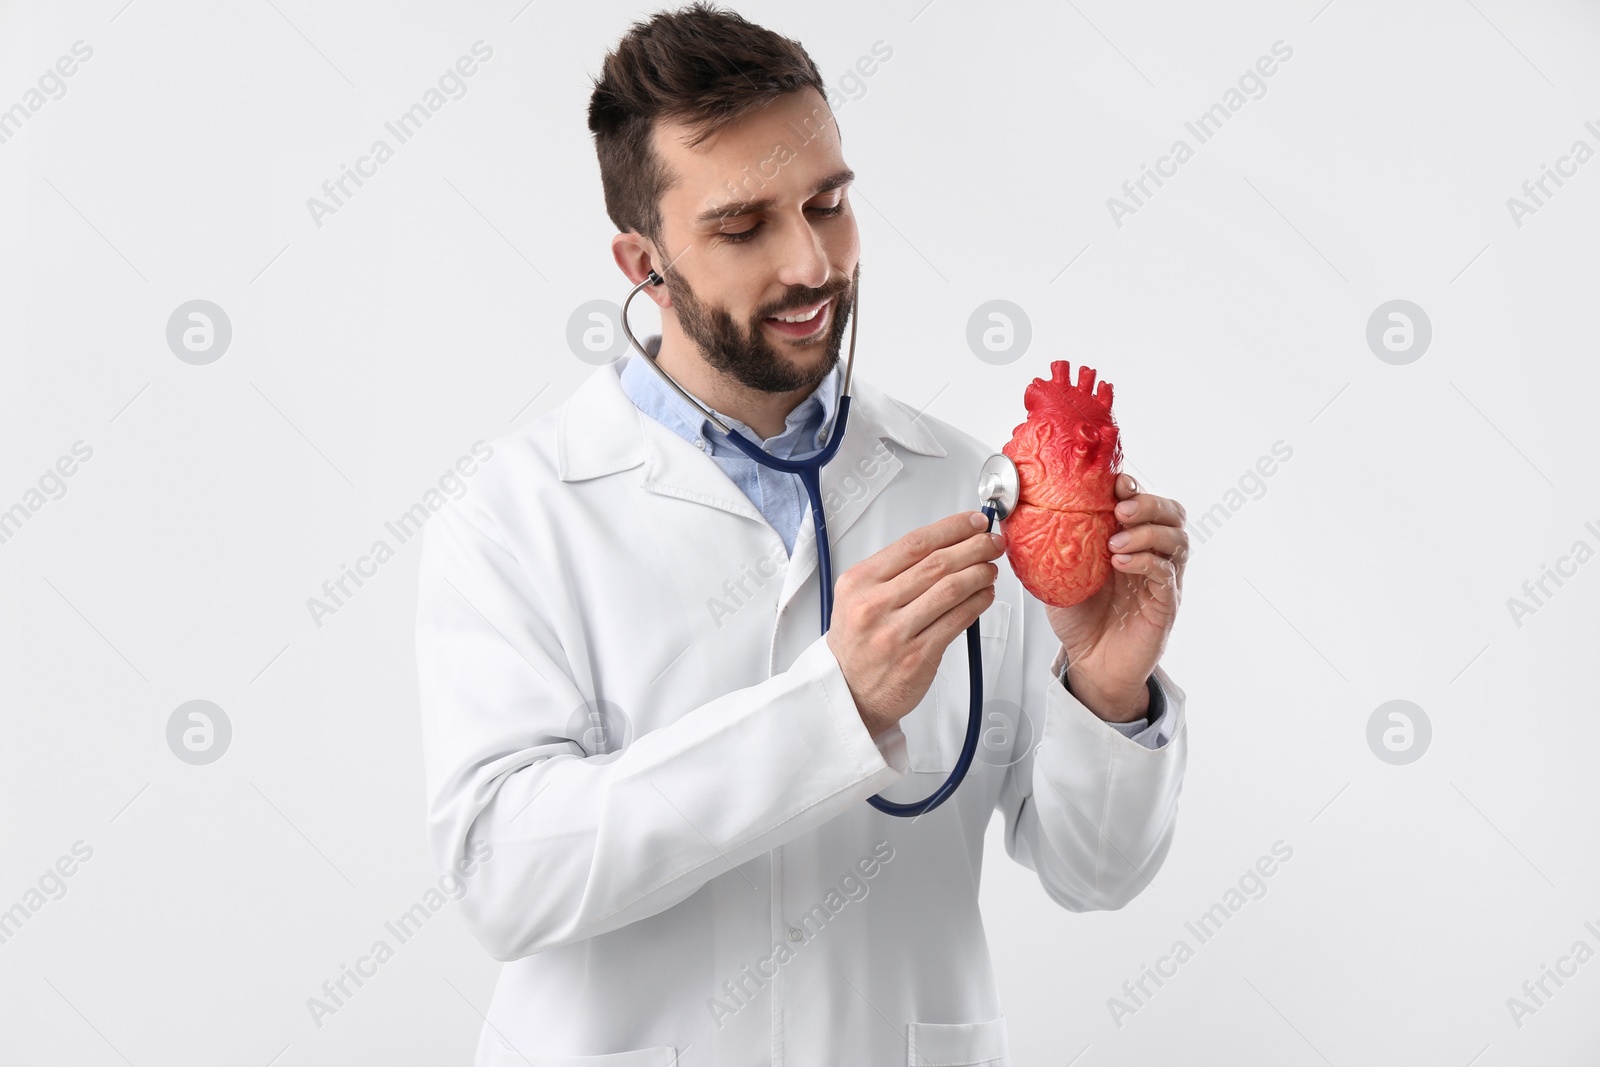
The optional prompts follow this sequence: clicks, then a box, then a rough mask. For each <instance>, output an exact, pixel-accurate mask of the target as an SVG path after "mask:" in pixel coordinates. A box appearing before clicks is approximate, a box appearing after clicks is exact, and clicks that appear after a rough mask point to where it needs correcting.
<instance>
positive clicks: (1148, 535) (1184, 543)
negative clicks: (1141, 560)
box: [1111, 522, 1189, 560]
mask: <svg viewBox="0 0 1600 1067" xmlns="http://www.w3.org/2000/svg"><path fill="white" fill-rule="evenodd" d="M1111 551H1113V552H1122V553H1132V552H1155V553H1158V554H1160V555H1163V556H1166V557H1167V558H1169V559H1173V560H1177V559H1181V558H1183V557H1185V556H1187V555H1188V554H1189V534H1188V533H1187V532H1186V531H1185V530H1183V529H1182V528H1181V527H1178V526H1162V525H1160V524H1159V523H1154V522H1145V523H1140V524H1139V525H1137V526H1130V527H1128V528H1127V529H1125V530H1118V531H1117V532H1116V533H1114V534H1112V535H1111Z"/></svg>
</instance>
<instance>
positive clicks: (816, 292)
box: [757, 279, 851, 319]
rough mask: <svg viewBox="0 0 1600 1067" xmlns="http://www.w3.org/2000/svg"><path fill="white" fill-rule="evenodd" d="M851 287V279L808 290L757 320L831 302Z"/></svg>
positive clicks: (762, 314) (762, 313)
mask: <svg viewBox="0 0 1600 1067" xmlns="http://www.w3.org/2000/svg"><path fill="white" fill-rule="evenodd" d="M850 286H851V282H850V281H849V279H842V280H840V281H839V282H838V283H837V284H835V285H831V286H826V287H824V288H821V289H809V290H806V291H805V292H803V293H801V294H799V295H798V296H797V297H795V298H794V299H792V300H789V301H787V302H786V303H785V304H784V306H783V307H780V308H775V309H773V310H770V311H766V310H764V311H762V312H761V314H760V315H758V316H757V318H760V319H770V318H772V317H773V316H774V315H787V314H789V313H790V312H791V311H799V310H801V309H803V308H808V307H814V306H815V305H817V304H820V303H822V302H823V301H824V300H829V299H831V298H833V297H836V296H843V295H844V294H846V293H848V292H849V291H850Z"/></svg>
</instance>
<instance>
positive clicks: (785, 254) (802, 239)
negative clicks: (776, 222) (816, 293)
mask: <svg viewBox="0 0 1600 1067" xmlns="http://www.w3.org/2000/svg"><path fill="white" fill-rule="evenodd" d="M778 252H779V255H780V256H781V257H782V259H781V261H780V265H779V269H778V280H779V281H780V282H782V283H783V285H784V286H785V287H786V288H791V289H796V288H801V287H804V288H807V289H820V288H822V287H823V286H824V285H826V284H827V282H828V276H829V274H831V273H832V268H831V267H830V265H829V263H828V253H827V250H826V249H825V248H824V247H823V245H822V236H821V235H820V234H818V233H817V231H816V230H815V229H814V228H813V227H812V225H811V221H810V220H809V219H807V218H805V217H804V216H803V215H802V216H800V217H799V218H797V219H796V220H795V221H793V222H791V223H790V224H789V225H788V226H787V227H785V230H784V234H783V240H782V242H781V244H780V245H779V249H778Z"/></svg>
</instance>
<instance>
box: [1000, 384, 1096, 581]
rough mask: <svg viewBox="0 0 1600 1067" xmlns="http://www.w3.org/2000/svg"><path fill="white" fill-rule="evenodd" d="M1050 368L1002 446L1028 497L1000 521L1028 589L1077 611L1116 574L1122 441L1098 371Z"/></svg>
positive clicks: (1015, 568) (1013, 562)
mask: <svg viewBox="0 0 1600 1067" xmlns="http://www.w3.org/2000/svg"><path fill="white" fill-rule="evenodd" d="M1071 370H1072V368H1071V365H1070V364H1069V363H1068V362H1067V361H1066V360H1064V359H1058V360H1056V361H1054V362H1053V363H1051V364H1050V379H1049V380H1048V381H1046V380H1045V379H1043V378H1035V379H1034V380H1033V381H1032V382H1031V383H1030V384H1029V385H1028V388H1027V390H1026V391H1025V392H1024V393H1023V397H1022V400H1023V403H1024V404H1025V405H1026V406H1027V409H1028V419H1027V421H1026V422H1024V423H1022V424H1021V425H1019V426H1018V427H1017V428H1016V429H1014V430H1012V431H1011V440H1010V441H1009V442H1007V444H1006V446H1005V448H1003V449H1001V451H1002V452H1004V453H1005V454H1006V455H1008V456H1010V457H1011V461H1012V462H1013V463H1015V464H1016V465H1017V476H1018V479H1019V481H1020V482H1021V490H1022V491H1021V494H1020V496H1019V498H1018V502H1017V507H1016V510H1015V511H1013V512H1012V513H1011V514H1010V515H1009V516H1008V517H1007V518H1006V519H1005V520H1004V521H1002V522H1001V524H1000V528H1001V531H1002V532H1003V533H1004V534H1005V536H1006V558H1007V559H1009V560H1010V561H1011V569H1012V570H1013V571H1014V572H1015V573H1016V575H1017V578H1018V579H1019V580H1020V581H1021V582H1022V586H1023V588H1024V589H1026V590H1027V591H1028V592H1030V593H1032V594H1033V595H1034V596H1036V597H1038V598H1039V599H1040V600H1041V601H1043V602H1044V603H1046V604H1050V605H1053V606H1055V607H1058V608H1065V607H1071V606H1072V605H1073V604H1081V603H1082V602H1083V601H1085V600H1087V599H1089V598H1090V597H1091V596H1093V595H1094V594H1095V593H1096V592H1098V591H1099V589H1100V587H1101V586H1102V585H1104V584H1105V581H1106V579H1107V578H1109V577H1110V576H1111V548H1110V546H1109V545H1108V544H1107V542H1108V541H1109V540H1110V539H1111V535H1112V534H1114V533H1116V532H1117V528H1118V526H1119V525H1120V524H1119V523H1118V522H1117V520H1116V516H1115V515H1114V514H1113V510H1112V509H1114V508H1115V507H1116V506H1117V498H1116V482H1117V474H1118V473H1119V472H1120V471H1121V469H1122V442H1121V440H1120V435H1119V434H1118V432H1117V423H1116V420H1115V419H1114V418H1112V416H1111V383H1110V382H1101V383H1100V387H1099V388H1098V389H1095V388H1094V373H1095V372H1094V370H1093V369H1092V368H1090V367H1085V366H1081V365H1080V366H1079V367H1078V384H1077V385H1072V384H1071V382H1070V380H1069V376H1070V374H1071Z"/></svg>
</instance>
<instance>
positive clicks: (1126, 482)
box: [1116, 474, 1139, 500]
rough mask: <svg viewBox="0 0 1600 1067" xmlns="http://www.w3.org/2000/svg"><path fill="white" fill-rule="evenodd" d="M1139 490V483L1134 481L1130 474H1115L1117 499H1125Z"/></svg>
mask: <svg viewBox="0 0 1600 1067" xmlns="http://www.w3.org/2000/svg"><path fill="white" fill-rule="evenodd" d="M1138 491H1139V483H1138V482H1136V481H1134V479H1133V475H1131V474H1119V475H1117V484H1116V494H1117V499H1118V500H1126V499H1128V498H1129V497H1130V496H1133V495H1134V494H1135V493H1137V492H1138Z"/></svg>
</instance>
